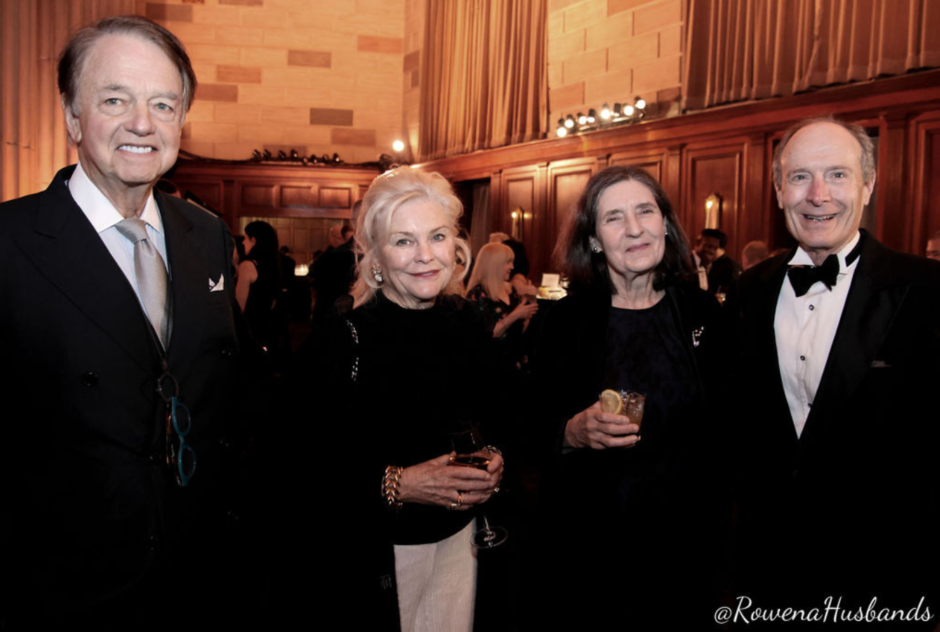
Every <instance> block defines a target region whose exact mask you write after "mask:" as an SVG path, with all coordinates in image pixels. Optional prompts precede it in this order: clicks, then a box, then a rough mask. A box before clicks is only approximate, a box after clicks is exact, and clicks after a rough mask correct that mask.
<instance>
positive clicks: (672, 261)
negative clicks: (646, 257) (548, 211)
mask: <svg viewBox="0 0 940 632" xmlns="http://www.w3.org/2000/svg"><path fill="white" fill-rule="evenodd" d="M631 180H632V181H635V182H639V183H640V184H642V185H644V186H645V187H646V188H647V189H649V190H650V192H651V193H652V194H653V199H655V200H656V205H657V206H659V210H660V211H661V212H662V214H663V222H664V223H665V226H666V237H665V239H666V248H665V252H664V253H663V260H662V261H660V262H659V265H657V266H656V270H655V271H654V275H655V276H654V277H653V287H654V288H655V289H657V290H662V289H664V288H665V287H666V286H667V285H670V284H673V283H676V282H680V281H687V282H691V281H693V280H694V279H695V270H694V269H693V268H692V257H691V255H690V254H689V240H688V239H687V238H686V234H685V230H683V228H682V224H680V223H679V219H678V218H677V217H676V214H675V211H673V210H672V203H671V202H670V201H669V197H668V196H667V195H666V192H665V191H664V190H663V187H662V186H660V184H659V182H657V181H656V179H655V178H654V177H653V176H651V175H650V174H649V173H647V172H646V171H644V170H643V169H640V168H639V167H623V166H616V167H608V168H606V169H604V170H603V171H600V172H598V173H596V174H594V176H593V177H592V178H591V179H590V180H589V181H588V183H587V186H586V187H585V189H584V192H583V193H582V194H581V197H580V198H579V199H578V202H577V205H576V206H575V208H574V210H573V211H572V213H571V215H570V217H569V218H568V222H567V225H566V227H565V231H564V233H563V234H562V238H561V240H559V242H558V246H557V248H556V249H555V258H556V260H557V262H558V264H559V266H560V267H561V269H562V271H563V273H564V275H565V277H566V278H567V279H568V283H569V288H570V289H571V291H573V292H579V291H607V292H609V293H611V294H614V293H615V292H616V290H615V288H614V285H613V283H612V282H611V280H610V271H609V270H608V269H607V258H606V257H605V256H604V253H603V252H597V253H595V252H592V251H591V242H590V240H591V238H592V237H594V238H596V237H597V206H598V203H599V202H600V199H601V195H603V193H604V191H606V190H607V189H608V187H611V186H613V185H615V184H618V183H620V182H628V181H631Z"/></svg>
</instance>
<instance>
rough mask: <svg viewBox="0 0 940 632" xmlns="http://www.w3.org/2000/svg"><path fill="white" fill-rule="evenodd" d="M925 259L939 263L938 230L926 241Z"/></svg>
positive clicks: (939, 235) (939, 233)
mask: <svg viewBox="0 0 940 632" xmlns="http://www.w3.org/2000/svg"><path fill="white" fill-rule="evenodd" d="M927 258H928V259H936V260H937V261H940V230H938V231H937V232H935V233H934V234H933V237H931V238H930V239H928V240H927Z"/></svg>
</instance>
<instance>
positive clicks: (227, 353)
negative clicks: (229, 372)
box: [222, 347, 235, 358]
mask: <svg viewBox="0 0 940 632" xmlns="http://www.w3.org/2000/svg"><path fill="white" fill-rule="evenodd" d="M222 355H223V356H225V357H226V358H231V357H232V356H233V355H235V350H234V349H232V348H231V347H225V348H224V349H222Z"/></svg>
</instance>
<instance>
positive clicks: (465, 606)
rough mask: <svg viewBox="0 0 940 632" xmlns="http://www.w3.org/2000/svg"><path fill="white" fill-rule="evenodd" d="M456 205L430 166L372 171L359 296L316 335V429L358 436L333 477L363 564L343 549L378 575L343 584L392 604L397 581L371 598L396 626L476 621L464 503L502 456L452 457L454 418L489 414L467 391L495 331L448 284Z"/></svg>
mask: <svg viewBox="0 0 940 632" xmlns="http://www.w3.org/2000/svg"><path fill="white" fill-rule="evenodd" d="M461 211H462V207H461V204H460V201H459V200H458V199H457V197H456V196H455V195H454V194H453V191H452V190H451V188H450V185H449V184H448V183H447V181H446V180H445V179H444V178H443V177H441V176H440V175H438V174H432V173H425V172H421V171H417V170H412V169H410V168H408V167H402V168H399V169H396V170H394V171H390V172H388V173H386V174H384V175H382V176H379V177H378V178H377V179H376V180H375V182H374V183H373V184H372V186H371V187H370V188H369V191H368V192H367V193H366V195H365V197H364V199H363V208H362V212H361V215H360V218H359V225H358V227H357V231H356V235H357V243H358V249H359V251H360V253H361V254H362V258H361V261H360V262H359V266H358V277H357V280H356V283H355V286H354V288H353V292H352V294H353V297H354V299H355V309H354V310H353V311H351V312H349V313H348V314H347V316H346V317H345V318H338V317H334V318H333V319H332V320H331V321H329V322H328V324H327V326H326V327H325V328H324V330H323V331H321V332H319V333H318V332H314V336H315V337H314V339H313V340H312V341H311V343H310V356H309V357H310V362H311V363H312V364H313V367H314V375H315V378H314V380H313V383H314V384H316V385H317V392H318V393H319V394H320V397H319V398H318V401H321V402H328V404H327V408H328V410H326V411H324V413H325V416H324V417H322V419H324V420H326V421H325V423H326V425H327V426H329V425H332V426H333V428H327V429H324V431H323V432H324V437H325V438H326V439H327V441H329V437H330V436H332V434H337V442H336V443H333V442H330V444H331V445H340V442H342V441H345V440H347V439H348V438H349V437H348V433H349V432H354V433H355V440H354V444H355V445H356V446H357V448H358V452H357V457H356V461H357V467H356V468H355V471H354V472H352V473H351V476H350V477H348V478H341V479H339V480H338V481H337V482H336V484H337V485H339V487H340V489H341V493H342V494H343V496H344V498H345V499H346V505H345V506H353V507H354V509H353V514H352V515H353V516H354V517H355V518H356V519H357V522H356V524H359V525H360V526H361V527H362V529H364V530H365V532H366V533H367V535H366V538H365V541H358V542H356V543H355V544H356V546H355V547H350V551H351V552H353V551H354V557H355V556H356V555H358V556H359V557H358V558H357V559H359V560H360V561H361V564H357V563H356V561H355V560H354V561H352V562H350V561H348V560H346V561H344V562H343V563H344V564H351V566H352V567H354V568H357V569H363V568H364V569H366V573H365V574H366V575H367V576H368V577H369V578H372V579H374V582H372V583H370V585H369V586H368V587H367V588H366V589H365V590H364V591H362V592H356V593H353V592H351V593H350V594H355V595H356V598H357V599H363V598H365V599H372V598H374V599H377V600H378V601H379V602H380V603H384V604H385V605H386V606H388V605H389V604H390V601H391V600H390V598H389V597H388V590H382V589H381V588H380V587H381V586H384V587H386V588H387V587H389V586H392V585H395V586H397V606H398V608H397V613H396V612H395V611H394V608H395V606H394V605H392V611H391V613H389V610H388V609H385V610H382V609H381V607H379V608H377V609H376V610H375V612H376V613H379V612H382V613H383V616H385V617H386V619H385V620H386V621H388V617H391V618H392V619H397V618H400V623H401V628H402V629H403V630H425V629H427V630H430V629H446V630H468V631H469V630H470V629H471V628H472V624H473V608H474V594H475V590H476V560H475V557H474V555H473V552H472V547H471V543H470V538H471V535H472V532H473V527H472V524H473V516H474V513H473V512H472V511H468V509H472V508H473V507H475V506H477V505H479V504H481V503H483V502H485V501H486V500H488V499H489V498H490V496H491V495H492V494H493V493H494V491H495V490H496V487H497V485H498V484H499V482H500V478H501V476H502V470H503V463H502V458H501V456H500V455H499V454H498V453H496V452H495V451H494V452H490V453H489V454H490V457H491V460H490V462H489V464H488V465H487V466H486V468H485V469H475V468H472V467H455V466H453V465H451V461H450V457H451V451H452V443H451V438H452V433H453V432H454V431H456V430H457V429H458V428H459V426H460V423H459V422H486V421H488V420H490V419H491V418H492V417H493V412H492V410H491V409H490V407H489V406H488V405H487V401H486V398H484V397H478V398H472V399H468V398H467V397H465V396H464V395H463V393H464V392H465V390H466V388H467V386H468V385H475V386H476V387H477V389H478V392H482V393H485V392H488V390H487V389H488V388H489V387H487V386H486V384H485V380H486V379H487V376H488V375H489V374H490V371H489V369H490V366H489V364H490V363H489V360H488V349H489V348H490V346H491V344H492V336H491V334H490V332H488V331H487V330H486V329H485V328H484V326H483V323H482V319H481V318H480V315H479V312H478V310H477V309H476V308H475V307H474V306H473V305H471V304H470V303H468V302H467V301H465V300H464V299H462V298H460V297H457V296H451V295H445V294H444V291H445V289H446V288H447V286H448V284H449V282H450V280H451V276H452V275H453V274H454V270H455V267H456V261H457V256H458V251H459V252H460V253H461V257H462V258H463V259H464V260H469V251H468V247H467V245H466V243H465V242H464V241H463V240H462V239H460V238H458V236H457V235H458V230H459V228H458V224H457V220H458V217H459V215H460V213H461ZM484 432H485V428H484ZM380 486H381V488H382V490H383V493H382V495H379V494H378V493H376V492H377V490H378V489H379V487H380ZM350 502H351V503H352V504H350ZM347 519H348V518H347ZM363 558H365V559H363ZM392 577H394V581H391V578H392ZM369 603H372V602H371V601H370V602H369ZM364 605H368V604H364ZM428 626H430V627H428ZM382 629H384V628H382Z"/></svg>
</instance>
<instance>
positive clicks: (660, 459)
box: [535, 167, 720, 629]
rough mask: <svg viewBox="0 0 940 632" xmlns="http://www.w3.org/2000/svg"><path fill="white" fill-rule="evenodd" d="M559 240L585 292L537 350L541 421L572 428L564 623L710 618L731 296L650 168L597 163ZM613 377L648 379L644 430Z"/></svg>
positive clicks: (556, 596)
mask: <svg viewBox="0 0 940 632" xmlns="http://www.w3.org/2000/svg"><path fill="white" fill-rule="evenodd" d="M559 255H560V259H561V263H562V266H563V269H564V271H565V274H566V276H567V278H568V279H569V282H570V288H569V290H570V293H569V296H568V297H567V298H565V299H563V300H562V301H560V302H559V303H558V304H557V305H556V306H555V307H554V308H552V309H551V310H550V311H549V312H548V313H547V315H546V322H545V325H544V329H543V331H542V336H541V338H540V344H539V347H538V352H537V357H536V360H535V371H536V378H537V382H538V393H539V395H538V397H537V398H536V399H537V402H538V404H539V415H538V423H539V425H540V426H541V427H542V428H545V429H548V430H549V431H550V430H552V429H554V430H555V431H557V435H556V438H555V441H556V443H555V446H556V447H555V449H556V451H557V452H556V453H557V454H558V461H557V464H556V466H555V467H554V469H553V471H552V472H551V473H550V475H549V480H548V481H546V484H545V490H544V496H543V502H544V506H545V507H546V515H545V518H544V519H543V520H542V521H541V523H540V524H541V526H542V527H543V534H542V542H541V546H542V547H543V548H542V549H541V552H542V554H541V555H540V556H538V557H541V558H542V559H545V560H546V563H547V565H546V566H545V567H543V568H541V569H540V572H539V574H540V576H541V577H542V580H543V581H542V583H541V584H540V585H544V586H545V591H546V592H547V594H546V596H545V602H548V603H563V604H565V606H564V608H561V609H555V608H551V609H548V610H549V614H548V616H549V617H550V618H551V620H552V621H554V625H552V626H551V627H555V628H557V627H558V626H559V625H560V624H561V623H563V624H564V625H571V626H576V627H577V628H579V629H612V628H613V627H615V626H616V627H618V628H627V627H630V626H636V627H637V629H656V628H657V627H658V626H657V625H656V623H655V622H656V621H661V620H662V617H664V616H668V617H669V619H670V626H675V627H677V629H678V628H680V627H683V629H700V628H701V627H703V626H705V625H706V624H707V622H708V620H709V619H707V618H702V617H706V616H710V613H705V612H704V606H703V605H702V604H703V603H704V602H707V595H708V590H707V586H706V585H705V582H704V579H703V576H704V573H705V572H706V570H705V565H704V562H703V560H704V557H705V556H704V553H705V551H707V550H708V547H707V546H706V544H708V541H707V538H706V537H705V534H706V533H707V532H708V528H709V527H711V524H709V522H708V520H707V519H706V516H708V513H709V511H714V508H715V505H712V506H711V507H709V506H708V504H707V499H710V498H711V495H712V492H710V491H706V490H708V489H709V484H710V483H711V477H710V472H711V470H710V468H708V467H705V466H704V465H703V464H704V463H705V462H706V461H707V460H708V459H711V458H713V457H714V453H713V452H711V449H712V445H713V444H714V441H713V440H712V439H711V437H712V436H713V435H714V433H715V429H714V427H713V426H712V423H711V421H710V420H711V419H712V417H710V416H709V414H708V412H707V411H708V397H709V396H710V395H711V394H712V382H713V381H715V380H717V379H718V373H719V372H718V371H717V362H716V358H715V355H716V353H717V352H718V351H719V346H720V340H719V335H720V334H719V326H718V316H719V307H718V304H717V302H716V301H715V299H714V298H713V297H711V296H709V295H708V294H707V293H706V292H704V291H702V290H701V289H699V288H698V287H696V283H695V273H694V270H693V269H692V267H691V257H690V253H689V248H688V244H687V241H686V237H685V234H684V231H683V229H682V227H681V226H680V225H679V222H678V220H677V218H676V216H675V213H674V212H673V210H672V205H671V204H670V202H669V200H668V198H667V197H666V194H665V192H664V191H663V189H662V187H661V186H660V185H659V183H658V182H656V180H654V179H653V178H652V177H651V176H650V175H649V174H648V173H646V172H645V171H643V170H642V169H639V168H635V167H610V168H608V169H605V170H603V171H601V172H599V173H597V174H596V175H594V176H593V177H592V178H591V180H590V181H589V182H588V184H587V188H586V189H585V191H584V193H583V194H582V195H581V198H580V200H579V201H578V204H577V207H576V209H575V211H574V212H573V213H572V216H571V220H570V222H569V224H568V227H567V231H566V233H565V236H564V238H563V240H562V241H561V242H559ZM605 389H614V390H617V391H620V390H631V391H637V392H642V393H645V394H646V407H645V413H644V414H643V415H642V439H641V434H640V425H639V422H640V421H641V419H640V418H634V419H631V418H629V417H628V416H626V415H625V414H615V413H612V412H603V411H602V410H601V407H600V404H599V403H598V394H599V393H601V391H603V390H605ZM677 568H681V569H682V572H681V573H677V572H675V569H677ZM676 604H682V608H676ZM559 610H560V612H559ZM667 612H668V615H667V614H666V613H667ZM676 617H678V619H677V618H676ZM683 617H688V621H685V622H684V623H686V624H688V625H686V626H682V625H679V622H680V620H681V619H682V618H683ZM696 625H697V626H698V627H695V626H696Z"/></svg>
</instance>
